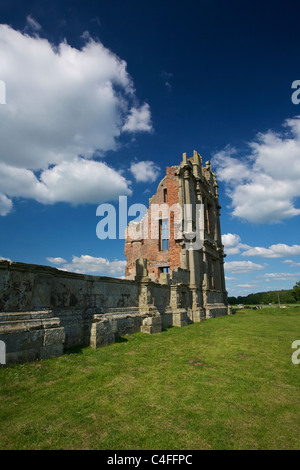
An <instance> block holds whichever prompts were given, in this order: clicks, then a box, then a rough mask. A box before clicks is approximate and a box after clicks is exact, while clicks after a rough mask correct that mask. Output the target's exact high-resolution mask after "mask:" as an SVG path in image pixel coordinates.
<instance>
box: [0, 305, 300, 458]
mask: <svg viewBox="0 0 300 470" xmlns="http://www.w3.org/2000/svg"><path fill="white" fill-rule="evenodd" d="M297 339H300V308H291V309H274V308H269V309H268V308H264V309H263V310H260V311H259V310H258V311H249V310H248V311H246V310H242V311H239V312H238V313H236V314H235V315H232V316H226V317H222V318H217V319H211V320H207V321H205V322H202V323H198V324H192V325H189V326H187V327H184V328H175V327H174V328H170V329H168V330H167V331H163V332H162V333H159V334H155V335H146V334H142V333H137V334H134V335H130V336H126V337H124V338H123V339H121V340H120V341H119V342H117V343H115V344H114V345H111V346H108V347H105V348H101V349H98V350H96V351H94V350H92V349H91V348H89V347H86V348H82V349H81V350H77V351H73V352H69V353H68V354H65V355H63V356H62V357H60V358H54V359H50V360H48V361H39V362H35V363H32V364H23V365H18V366H11V367H8V368H2V369H1V370H0V394H1V405H0V448H1V449H117V450H122V449H138V450H140V449H153V450H160V449H167V450H176V449H177V450H184V449H188V450H193V449H297V448H299V447H300V433H299V430H300V364H299V365H295V364H293V363H292V361H291V355H292V353H293V350H292V348H291V345H292V342H293V341H294V340H297Z"/></svg>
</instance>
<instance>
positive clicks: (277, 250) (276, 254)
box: [242, 243, 300, 258]
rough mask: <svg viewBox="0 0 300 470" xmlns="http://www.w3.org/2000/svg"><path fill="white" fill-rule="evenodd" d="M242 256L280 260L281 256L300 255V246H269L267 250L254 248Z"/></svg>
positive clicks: (280, 244)
mask: <svg viewBox="0 0 300 470" xmlns="http://www.w3.org/2000/svg"><path fill="white" fill-rule="evenodd" d="M242 255H243V256H262V257H264V258H282V257H283V256H296V255H300V245H292V246H289V245H285V244H284V243H278V244H277V245H271V246H270V247H269V248H264V247H261V246H256V247H253V248H249V250H247V251H244V253H242Z"/></svg>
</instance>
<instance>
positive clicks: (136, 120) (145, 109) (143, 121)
mask: <svg viewBox="0 0 300 470" xmlns="http://www.w3.org/2000/svg"><path fill="white" fill-rule="evenodd" d="M123 131H127V132H137V131H146V132H151V131H152V124H151V113H150V106H149V105H148V103H144V104H143V106H141V107H140V108H132V109H131V110H130V113H129V115H128V117H127V120H126V122H125V124H124V126H123Z"/></svg>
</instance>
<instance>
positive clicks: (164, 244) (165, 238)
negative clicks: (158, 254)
mask: <svg viewBox="0 0 300 470" xmlns="http://www.w3.org/2000/svg"><path fill="white" fill-rule="evenodd" d="M159 249H160V250H161V251H165V250H168V249H169V224H168V221H167V220H160V221H159Z"/></svg>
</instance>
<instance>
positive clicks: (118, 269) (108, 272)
mask: <svg viewBox="0 0 300 470" xmlns="http://www.w3.org/2000/svg"><path fill="white" fill-rule="evenodd" d="M47 259H48V260H49V259H50V258H47ZM51 259H56V258H51ZM58 259H62V258H58ZM64 261H65V260H64ZM59 264H61V263H59ZM125 266H126V261H122V260H114V261H109V260H108V259H106V258H97V257H94V256H90V255H81V256H73V258H72V262H71V263H67V262H65V263H64V264H62V265H61V266H60V267H59V269H61V270H63V271H70V272H74V273H82V274H93V275H98V276H112V277H120V278H122V277H123V276H124V273H125Z"/></svg>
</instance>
